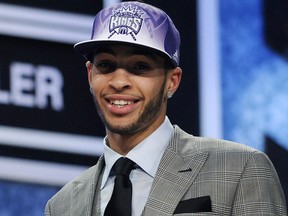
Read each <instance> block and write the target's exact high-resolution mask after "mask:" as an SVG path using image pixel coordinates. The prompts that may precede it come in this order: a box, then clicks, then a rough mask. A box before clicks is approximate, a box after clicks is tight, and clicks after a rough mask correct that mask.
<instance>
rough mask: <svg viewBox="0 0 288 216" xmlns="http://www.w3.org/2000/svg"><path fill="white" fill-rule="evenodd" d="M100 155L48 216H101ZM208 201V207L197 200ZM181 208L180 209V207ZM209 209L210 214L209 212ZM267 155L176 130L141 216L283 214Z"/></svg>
mask: <svg viewBox="0 0 288 216" xmlns="http://www.w3.org/2000/svg"><path fill="white" fill-rule="evenodd" d="M103 167H104V160H103V156H102V157H100V159H99V161H98V163H97V164H96V165H95V166H93V167H91V168H90V169H88V170H87V171H86V172H84V173H83V174H82V175H80V176H79V177H77V178H76V179H75V180H73V181H71V182H70V183H68V184H67V185H65V186H64V187H63V188H62V189H61V190H60V191H59V192H58V193H57V194H55V195H54V196H53V197H52V198H51V199H50V200H49V201H48V202H47V205H46V208H45V215H46V216H92V215H93V216H100V203H101V202H100V189H99V187H100V184H101V179H102V170H103ZM201 198H205V199H206V198H209V199H206V201H207V202H206V204H204V205H206V207H207V205H208V208H206V209H201V208H199V209H198V210H197V206H198V207H199V206H201V205H202V204H201V202H200V204H199V203H198V204H197V202H196V209H193V208H192V209H191V208H190V206H193V205H194V204H195V202H194V201H195V200H198V201H199V200H200V201H201ZM180 204H181V205H180ZM209 208H210V209H209ZM286 211H287V210H286V204H285V197H284V194H283V191H282V188H281V185H280V182H279V179H278V176H277V173H276V172H275V169H274V167H273V165H272V164H271V162H270V160H269V159H268V158H267V156H266V155H265V154H263V153H261V152H259V151H257V150H255V149H252V148H250V147H247V146H244V145H241V144H237V143H233V142H229V141H225V140H216V139H210V138H201V137H194V136H192V135H189V134H187V133H185V132H184V131H182V130H181V129H180V128H179V127H177V126H175V127H174V132H173V136H172V138H171V140H170V143H169V145H168V147H167V149H166V151H165V153H164V155H163V158H162V160H161V162H160V165H159V167H158V170H157V173H156V176H155V179H154V182H153V184H152V187H151V191H150V195H149V198H148V201H147V203H146V205H145V208H144V210H143V213H142V216H156V215H157V216H168V215H182V216H188V215H237V216H238V215H277V216H281V215H287V212H286Z"/></svg>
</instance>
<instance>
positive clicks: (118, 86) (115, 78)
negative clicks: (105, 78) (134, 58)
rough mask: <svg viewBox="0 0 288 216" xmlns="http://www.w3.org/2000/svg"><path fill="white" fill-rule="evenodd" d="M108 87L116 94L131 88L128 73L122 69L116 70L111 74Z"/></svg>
mask: <svg viewBox="0 0 288 216" xmlns="http://www.w3.org/2000/svg"><path fill="white" fill-rule="evenodd" d="M108 85H109V86H110V88H112V89H114V90H115V91H117V92H119V91H123V90H125V89H129V88H131V86H132V82H131V80H130V74H129V72H128V71H127V70H126V69H124V68H117V69H116V70H115V71H114V72H113V73H112V77H111V79H110V80H109V83H108Z"/></svg>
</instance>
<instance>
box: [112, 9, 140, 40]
mask: <svg viewBox="0 0 288 216" xmlns="http://www.w3.org/2000/svg"><path fill="white" fill-rule="evenodd" d="M143 14H144V12H142V11H141V10H138V8H137V7H134V8H133V7H132V6H131V5H128V7H125V6H124V7H122V8H120V9H118V10H113V15H112V16H111V18H110V23H109V31H110V33H111V34H110V35H109V37H108V38H111V37H112V36H113V35H114V34H122V35H127V36H128V35H130V36H131V37H132V38H133V40H134V41H136V40H137V39H136V37H135V36H136V35H137V34H138V32H139V31H140V29H141V26H142V23H143V19H142V18H141V16H142V15H143Z"/></svg>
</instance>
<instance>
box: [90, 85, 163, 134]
mask: <svg viewBox="0 0 288 216" xmlns="http://www.w3.org/2000/svg"><path fill="white" fill-rule="evenodd" d="M164 90H165V80H164V81H163V84H162V86H161V89H160V91H159V94H156V96H155V97H154V98H153V99H152V100H151V101H150V102H149V103H148V104H147V105H146V106H145V108H144V111H143V112H142V113H141V114H140V116H139V117H138V118H137V119H136V120H135V121H133V122H131V123H130V124H129V125H126V126H115V125H113V123H110V122H109V121H107V120H106V118H105V116H104V115H103V112H102V111H101V109H100V106H99V105H98V103H97V102H96V100H95V99H94V102H95V105H96V108H97V112H98V115H99V116H100V118H101V120H102V121H103V123H104V125H105V127H106V129H107V130H109V131H111V132H113V133H117V134H120V135H132V134H135V133H137V132H138V131H140V130H143V129H145V128H147V127H149V126H150V125H151V124H152V123H153V122H154V121H155V120H156V117H157V116H158V115H159V114H160V111H161V106H162V103H164V102H165V100H167V98H166V97H164Z"/></svg>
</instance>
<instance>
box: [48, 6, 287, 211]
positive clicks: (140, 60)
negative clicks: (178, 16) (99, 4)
mask: <svg viewBox="0 0 288 216" xmlns="http://www.w3.org/2000/svg"><path fill="white" fill-rule="evenodd" d="M179 45H180V36H179V33H178V31H177V29H176V28H175V26H174V24H173V22H172V21H171V20H170V18H169V17H168V16H167V15H166V14H165V13H164V12H163V11H161V10H160V9H158V8H155V7H152V6H151V5H147V4H144V3H140V2H124V3H119V4H116V5H114V6H112V7H109V8H105V9H103V10H102V11H100V12H99V13H98V14H97V16H96V17H95V20H94V24H93V31H92V37H91V40H87V41H83V42H80V43H77V44H76V45H75V49H76V51H77V52H79V53H80V54H82V55H83V56H84V57H85V58H86V59H87V60H88V61H87V63H86V67H87V71H88V81H89V84H90V91H91V93H92V95H93V98H94V101H95V104H96V108H97V111H98V114H99V115H100V117H101V119H102V120H103V122H104V124H105V127H106V131H107V136H106V138H105V139H104V154H103V155H102V156H101V157H100V159H99V161H98V163H97V164H96V165H95V166H94V167H92V168H90V169H88V170H87V171H86V172H85V173H83V174H82V175H80V176H79V177H77V178H76V179H75V180H73V181H71V182H70V183H68V184H67V185H65V186H64V187H63V189H61V190H60V191H59V192H58V193H57V194H56V195H55V196H54V197H53V198H52V199H51V200H49V201H48V203H47V205H46V209H45V215H46V216H48V215H51V216H60V215H61V216H68V215H74V216H76V215H79V216H83V215H87V216H88V215H105V216H106V215H114V216H115V215H133V216H139V215H145V216H155V215H163V216H164V215H167V216H168V215H174V214H175V215H177V214H179V215H180V214H183V215H278V216H279V215H286V207H285V198H284V195H283V191H282V189H281V185H280V182H279V179H278V177H277V174H276V172H275V170H274V168H273V165H272V164H271V162H270V161H269V159H268V158H267V157H266V155H264V154H263V153H261V152H259V151H257V150H255V149H252V148H250V147H247V146H244V145H241V144H237V143H232V142H229V141H224V140H214V139H208V138H201V137H194V136H192V135H189V134H187V133H185V132H184V131H182V130H181V129H180V128H179V127H178V126H176V125H175V126H172V124H171V123H170V121H169V119H168V117H167V116H166V107H167V100H168V99H169V98H171V97H172V95H173V93H174V92H175V91H176V90H177V88H178V86H179V84H180V80H181V74H182V71H181V69H180V67H179ZM123 157H124V158H125V159H124V160H125V163H126V162H127V163H128V164H129V165H125V167H126V168H127V170H128V169H129V171H127V173H125V174H124V171H123V169H124V168H122V167H121V169H122V171H123V172H122V173H121V174H119V175H120V176H121V177H119V179H120V178H122V180H119V181H118V180H116V179H118V176H119V175H118V171H117V169H118V168H117V167H118V165H114V163H115V162H116V161H117V162H116V163H115V164H118V161H120V160H121V161H123V160H122V159H123ZM119 158H121V159H120V160H118V159H119ZM127 158H128V159H127ZM128 161H129V162H128ZM123 163H124V162H123ZM121 166H122V165H121ZM128 167H129V168H128ZM131 170H132V171H131ZM125 172H126V171H125ZM115 173H116V175H117V177H115ZM129 173H130V174H129ZM123 176H124V177H123ZM127 176H128V177H127ZM121 181H125V182H126V183H125V184H126V186H125V187H123V186H124V185H123V184H122V183H119V182H121ZM116 185H117V186H116ZM118 185H120V186H119V187H120V188H121V189H119V187H118ZM131 187H132V189H131ZM116 188H117V189H116ZM127 188H129V190H128V189H127ZM126 189H127V190H126ZM118 190H120V191H121V192H117V191H118ZM131 190H132V192H131ZM128 191H129V192H128ZM131 194H132V198H131ZM118 198H119V199H120V204H119V200H117V199H118ZM115 200H117V201H115ZM122 207H124V208H122ZM121 211H123V212H122V213H121ZM192 213H195V214H192ZM197 213H198V214H197Z"/></svg>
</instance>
